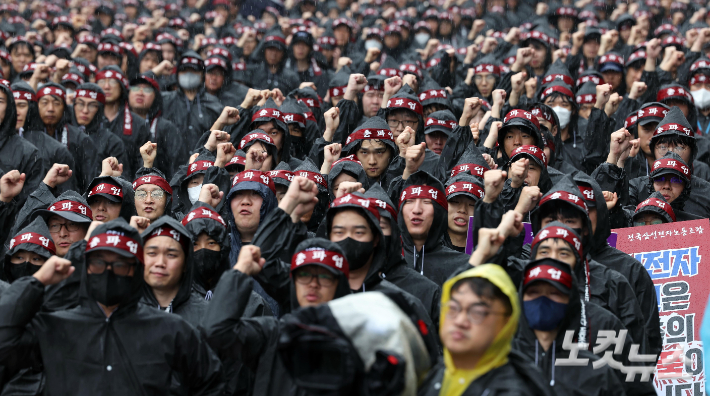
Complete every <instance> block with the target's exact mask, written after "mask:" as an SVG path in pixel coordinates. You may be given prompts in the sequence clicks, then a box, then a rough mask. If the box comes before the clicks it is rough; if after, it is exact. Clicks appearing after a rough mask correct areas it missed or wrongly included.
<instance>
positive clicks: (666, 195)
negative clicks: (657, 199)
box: [661, 194, 671, 202]
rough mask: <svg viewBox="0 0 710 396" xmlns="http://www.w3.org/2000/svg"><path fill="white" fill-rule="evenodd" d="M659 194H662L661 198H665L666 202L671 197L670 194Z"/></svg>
mask: <svg viewBox="0 0 710 396" xmlns="http://www.w3.org/2000/svg"><path fill="white" fill-rule="evenodd" d="M661 195H663V199H665V200H666V202H669V201H670V199H671V196H670V195H668V194H661Z"/></svg>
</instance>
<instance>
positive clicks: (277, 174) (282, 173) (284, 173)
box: [269, 169, 293, 182]
mask: <svg viewBox="0 0 710 396" xmlns="http://www.w3.org/2000/svg"><path fill="white" fill-rule="evenodd" d="M269 176H271V177H272V178H276V179H284V180H288V181H289V182H291V181H293V172H291V171H290V170H284V169H279V170H272V171H269Z"/></svg>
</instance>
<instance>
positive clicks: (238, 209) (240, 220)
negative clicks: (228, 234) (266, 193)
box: [230, 190, 264, 234]
mask: <svg viewBox="0 0 710 396" xmlns="http://www.w3.org/2000/svg"><path fill="white" fill-rule="evenodd" d="M263 202H264V199H263V198H262V197H261V195H259V193H257V192H256V191H252V190H242V191H238V192H237V193H236V194H234V198H232V202H230V207H231V209H232V216H234V222H235V223H236V225H237V230H239V232H240V233H247V234H253V233H255V232H256V230H257V228H259V218H260V217H259V211H260V210H261V204H262V203H263Z"/></svg>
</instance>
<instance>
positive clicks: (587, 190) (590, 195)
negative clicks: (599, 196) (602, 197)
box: [577, 186, 595, 202]
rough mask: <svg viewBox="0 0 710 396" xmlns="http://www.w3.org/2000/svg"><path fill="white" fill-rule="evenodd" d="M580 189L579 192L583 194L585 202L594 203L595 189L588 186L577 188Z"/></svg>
mask: <svg viewBox="0 0 710 396" xmlns="http://www.w3.org/2000/svg"><path fill="white" fill-rule="evenodd" d="M577 188H579V192H580V193H582V196H583V197H584V200H585V201H592V202H595V201H594V189H593V188H592V187H588V186H577Z"/></svg>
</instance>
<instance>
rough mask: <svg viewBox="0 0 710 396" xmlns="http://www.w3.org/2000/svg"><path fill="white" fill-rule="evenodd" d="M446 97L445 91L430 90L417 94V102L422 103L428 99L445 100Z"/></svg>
mask: <svg viewBox="0 0 710 396" xmlns="http://www.w3.org/2000/svg"><path fill="white" fill-rule="evenodd" d="M447 97H448V95H447V94H446V90H445V89H430V90H428V91H424V92H422V93H420V94H419V101H421V102H423V101H425V100H429V99H437V98H442V99H446V98H447Z"/></svg>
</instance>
